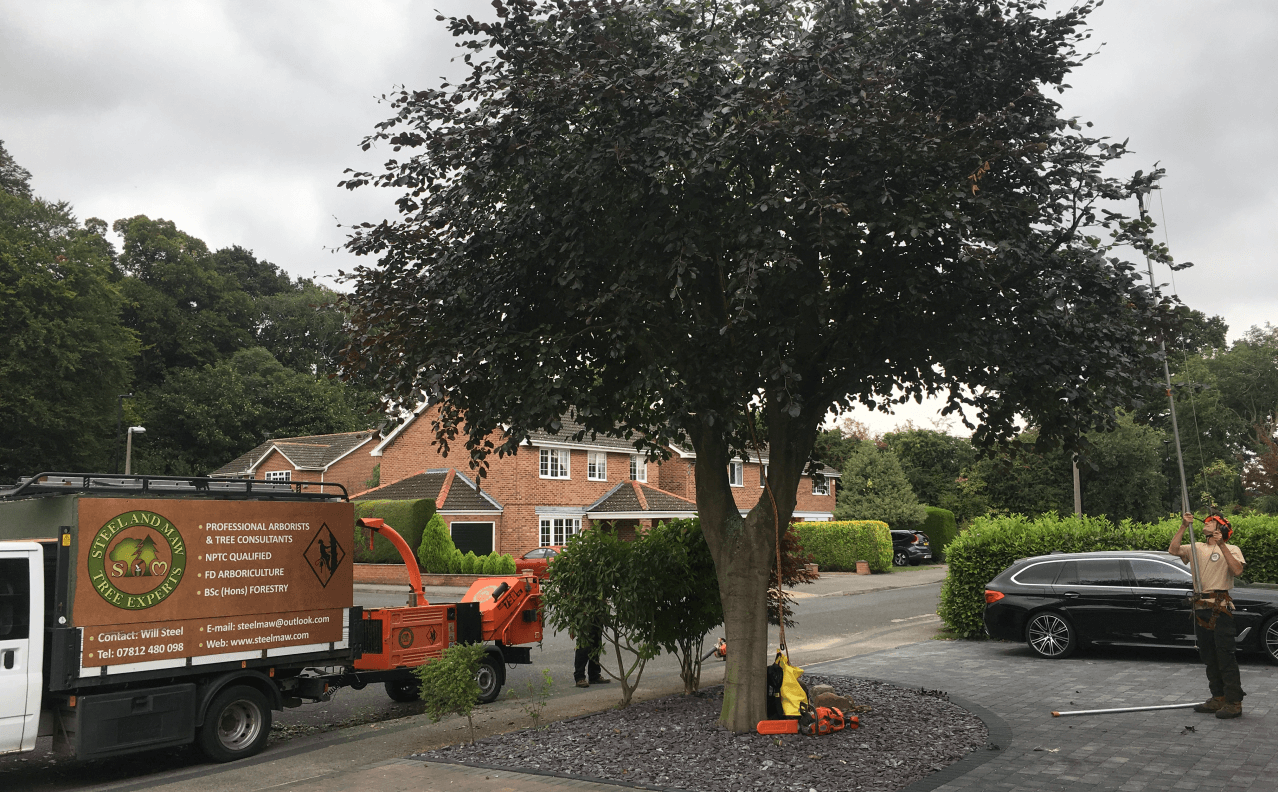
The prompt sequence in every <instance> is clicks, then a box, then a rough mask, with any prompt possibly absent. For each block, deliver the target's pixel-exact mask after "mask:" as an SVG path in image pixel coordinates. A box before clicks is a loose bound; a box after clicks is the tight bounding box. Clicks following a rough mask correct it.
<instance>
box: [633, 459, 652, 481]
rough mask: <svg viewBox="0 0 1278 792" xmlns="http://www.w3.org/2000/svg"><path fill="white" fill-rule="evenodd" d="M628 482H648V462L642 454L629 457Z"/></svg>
mask: <svg viewBox="0 0 1278 792" xmlns="http://www.w3.org/2000/svg"><path fill="white" fill-rule="evenodd" d="M630 480H631V481H647V480H648V460H647V459H645V458H644V456H643V455H642V454H631V455H630Z"/></svg>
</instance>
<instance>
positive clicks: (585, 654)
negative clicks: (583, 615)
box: [572, 629, 603, 682]
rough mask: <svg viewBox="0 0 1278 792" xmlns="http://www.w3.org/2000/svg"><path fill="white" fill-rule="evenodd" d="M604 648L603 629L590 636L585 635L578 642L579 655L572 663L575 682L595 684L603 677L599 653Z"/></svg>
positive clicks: (574, 657) (593, 631) (596, 630)
mask: <svg viewBox="0 0 1278 792" xmlns="http://www.w3.org/2000/svg"><path fill="white" fill-rule="evenodd" d="M602 648H603V630H602V629H595V630H591V631H590V634H589V635H583V636H581V638H579V639H578V640H577V653H576V654H575V655H574V656H573V663H572V679H573V681H574V682H580V681H581V680H583V679H588V680H589V681H591V682H593V681H595V680H597V679H599V678H601V677H602V676H603V669H602V668H601V667H600V666H599V652H600V650H601V649H602ZM587 672H589V677H587Z"/></svg>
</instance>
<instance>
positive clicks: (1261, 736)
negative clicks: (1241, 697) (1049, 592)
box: [807, 641, 1278, 792]
mask: <svg viewBox="0 0 1278 792" xmlns="http://www.w3.org/2000/svg"><path fill="white" fill-rule="evenodd" d="M1239 662H1240V665H1241V666H1242V682H1243V690H1244V691H1246V693H1247V697H1246V700H1245V701H1244V703H1243V717H1241V718H1237V719H1234V720H1217V719H1216V718H1215V717H1214V716H1212V715H1202V714H1199V713H1196V712H1194V711H1193V710H1189V709H1184V710H1162V711H1155V712H1133V713H1121V714H1114V715H1092V716H1076V717H1061V718H1053V717H1052V716H1051V712H1052V710H1058V711H1065V710H1081V709H1101V708H1110V707H1136V706H1152V705H1157V704H1177V703H1181V702H1190V701H1202V700H1203V699H1205V698H1207V696H1208V695H1209V694H1208V690H1207V678H1206V675H1205V674H1204V673H1203V668H1202V666H1201V665H1200V664H1199V663H1198V660H1197V654H1196V653H1195V652H1193V651H1192V650H1191V651H1185V650H1155V649H1132V648H1120V647H1113V648H1094V649H1091V650H1089V651H1084V652H1080V653H1078V654H1076V655H1075V656H1074V657H1071V658H1069V659H1066V660H1041V659H1038V658H1036V657H1034V656H1033V655H1031V654H1030V651H1029V649H1028V648H1027V647H1026V646H1025V645H1024V644H1012V643H1005V642H995V641H924V642H922V643H915V644H909V645H907V646H902V647H899V648H896V649H891V650H887V651H884V652H879V653H877V654H872V655H862V656H860V657H854V658H849V659H846V660H836V661H832V662H828V663H820V664H813V665H810V666H807V670H809V671H811V672H812V673H822V674H832V673H833V674H847V675H849V676H857V677H867V678H872V679H882V680H884V681H888V682H894V683H896V684H899V685H904V686H922V687H926V688H929V689H940V690H944V691H947V692H949V693H951V694H952V695H954V696H955V697H956V698H960V699H962V701H956V703H961V704H968V703H971V704H975V705H979V707H974V708H973V709H974V710H977V712H978V714H982V715H986V714H988V713H983V712H980V710H981V709H983V710H987V711H989V712H992V713H993V714H994V715H995V716H997V718H998V719H1001V721H1002V722H1003V724H1005V726H1006V727H1008V728H1010V735H1011V737H1010V740H1007V729H1003V730H1002V731H1001V732H1000V730H999V729H998V728H997V727H998V726H999V725H1000V724H998V722H997V721H995V722H994V723H991V724H990V725H991V726H994V727H996V728H992V729H991V735H992V739H993V741H994V742H999V741H1000V739H1002V740H1003V741H1005V742H1007V744H1005V745H1004V744H1000V745H999V746H998V750H997V751H993V752H989V753H987V754H985V756H984V757H977V756H973V757H970V758H969V759H966V760H964V761H962V762H960V763H959V764H957V765H953V766H951V768H948V769H947V770H946V771H942V772H940V773H937V774H936V775H934V776H932V777H929V778H927V779H923V780H922V781H920V782H918V783H917V784H914V785H912V786H910V787H907V788H906V790H907V792H925V790H932V789H936V790H943V791H944V792H956V790H982V791H983V790H1018V791H1019V790H1045V791H1049V792H1056V791H1057V790H1060V791H1062V792H1064V791H1066V790H1068V792H1081V791H1082V790H1120V791H1121V792H1145V791H1146V790H1149V791H1151V792H1152V790H1164V789H1166V790H1182V789H1184V790H1191V789H1200V790H1212V789H1226V790H1230V792H1240V791H1241V790H1278V712H1276V711H1275V707H1274V704H1275V700H1276V699H1275V696H1278V666H1271V665H1269V664H1268V663H1266V662H1265V661H1264V660H1263V659H1262V658H1260V657H1258V656H1254V655H1253V656H1248V655H1239ZM867 720H868V719H867ZM991 720H992V719H991ZM987 723H989V721H987ZM867 725H869V724H868V723H867ZM1186 726H1193V727H1194V731H1192V732H1191V731H1187V730H1186V728H1185V727H1186ZM982 760H984V761H982ZM973 765H976V766H973Z"/></svg>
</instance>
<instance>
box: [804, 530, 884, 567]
mask: <svg viewBox="0 0 1278 792" xmlns="http://www.w3.org/2000/svg"><path fill="white" fill-rule="evenodd" d="M791 527H792V529H793V530H794V533H795V536H797V537H798V540H799V544H800V545H801V546H802V547H803V552H805V553H807V554H809V555H811V556H812V563H814V564H817V565H818V567H819V568H820V569H821V570H822V571H826V570H828V571H831V572H854V571H856V562H857V561H865V562H867V563H869V565H870V571H871V572H886V571H888V568H889V567H890V566H892V534H891V533H890V532H889V531H888V526H887V523H885V522H880V521H878V520H852V521H847V522H801V523H794V525H793V526H791Z"/></svg>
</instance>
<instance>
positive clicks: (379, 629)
mask: <svg viewBox="0 0 1278 792" xmlns="http://www.w3.org/2000/svg"><path fill="white" fill-rule="evenodd" d="M355 524H356V525H358V526H360V527H362V528H364V529H365V530H368V531H370V532H371V533H370V535H369V540H370V542H371V541H372V535H373V534H381V535H382V536H384V537H385V538H386V539H387V540H388V541H389V542H390V543H391V544H392V545H393V546H394V547H395V549H397V550H398V551H399V554H400V555H401V556H403V558H404V566H405V567H406V568H407V569H408V576H409V584H410V586H411V591H410V592H409V595H408V604H407V605H403V606H400V607H392V608H365V609H363V613H362V614H361V620H360V621H359V622H358V625H359V627H362V628H363V634H362V641H361V642H360V644H361V646H362V652H363V654H362V655H361V656H360V657H358V658H357V659H356V660H355V663H354V670H353V671H349V672H347V673H345V674H343V675H342V679H341V680H340V682H339V684H346V685H349V686H351V687H353V688H355V689H360V688H362V687H364V686H365V685H367V684H369V683H370V682H382V683H384V684H385V686H386V693H387V694H388V695H389V696H390V697H391V698H393V699H395V700H396V701H412V700H414V699H416V698H417V696H418V689H419V682H418V680H417V678H416V677H415V676H414V675H413V673H412V670H413V669H414V668H417V667H418V666H421V665H425V664H426V663H429V662H430V661H431V660H432V659H434V658H436V657H439V656H440V655H441V654H443V651H444V650H445V649H447V648H448V647H450V646H452V645H453V644H456V643H481V642H482V643H486V644H489V646H488V648H487V650H486V652H485V654H484V657H483V659H482V660H481V661H480V666H479V671H478V674H477V681H478V682H479V689H480V696H479V700H480V702H481V703H487V702H490V701H493V700H494V699H496V698H497V696H498V694H499V693H501V688H502V685H504V684H505V682H506V666H507V665H516V664H528V663H531V662H532V647H531V646H527V645H526V644H532V643H540V642H541V635H542V623H541V585H540V583H539V582H538V580H537V576H536V575H534V574H533V573H532V572H524V573H522V574H519V575H503V576H493V577H483V578H480V579H479V580H476V581H475V582H474V583H473V584H472V585H471V587H470V588H469V589H468V590H467V591H466V594H465V595H464V596H463V597H462V600H461V602H445V603H436V604H431V603H429V602H427V601H426V595H425V593H424V592H423V591H422V576H421V572H420V571H418V568H417V558H416V556H415V554H414V553H413V552H412V550H411V549H409V547H408V543H407V542H405V541H404V539H403V537H401V536H400V535H399V533H398V532H397V531H395V529H393V528H392V527H391V526H389V525H387V524H386V523H385V522H383V521H382V520H379V519H373V518H368V517H366V518H363V519H360V520H357V521H356V522H355ZM357 629H358V628H357Z"/></svg>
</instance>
